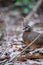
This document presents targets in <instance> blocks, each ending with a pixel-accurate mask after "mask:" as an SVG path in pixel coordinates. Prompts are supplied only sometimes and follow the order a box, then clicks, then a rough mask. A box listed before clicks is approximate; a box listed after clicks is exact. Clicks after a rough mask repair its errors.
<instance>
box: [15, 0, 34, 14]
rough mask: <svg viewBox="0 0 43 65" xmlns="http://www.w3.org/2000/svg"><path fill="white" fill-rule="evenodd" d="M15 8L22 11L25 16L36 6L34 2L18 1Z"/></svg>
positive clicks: (29, 0)
mask: <svg viewBox="0 0 43 65" xmlns="http://www.w3.org/2000/svg"><path fill="white" fill-rule="evenodd" d="M14 6H15V7H16V10H17V8H18V9H19V10H21V12H22V14H23V15H27V14H28V13H29V12H30V11H31V10H32V9H33V8H34V6H35V2H33V1H32V0H16V2H15V3H14Z"/></svg>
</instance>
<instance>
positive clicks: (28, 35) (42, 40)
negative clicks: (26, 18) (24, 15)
mask: <svg viewBox="0 0 43 65" xmlns="http://www.w3.org/2000/svg"><path fill="white" fill-rule="evenodd" d="M38 34H39V33H36V32H34V31H32V27H31V26H29V25H26V26H25V28H24V32H23V36H22V38H23V41H24V43H25V44H26V46H27V45H29V44H30V43H31V42H32V41H33V40H34V39H35V38H36V37H37V36H38ZM42 35H43V34H42ZM42 35H41V36H40V37H39V39H37V40H36V41H35V42H34V43H33V44H32V45H31V46H30V47H29V48H30V49H35V48H40V47H43V36H42Z"/></svg>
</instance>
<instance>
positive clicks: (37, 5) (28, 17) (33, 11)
mask: <svg viewBox="0 0 43 65" xmlns="http://www.w3.org/2000/svg"><path fill="white" fill-rule="evenodd" d="M42 1H43V0H38V2H37V4H36V6H35V7H34V8H33V10H32V11H31V12H30V14H28V15H27V16H26V17H25V18H24V19H26V20H28V21H29V20H30V18H31V16H32V15H33V14H34V13H35V12H36V11H37V9H38V8H39V6H40V5H41V3H42Z"/></svg>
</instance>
